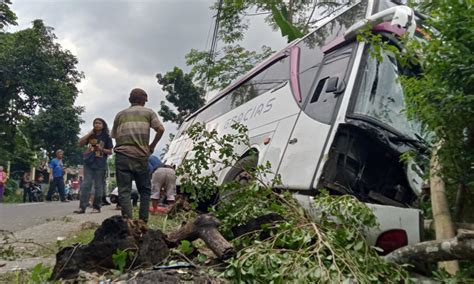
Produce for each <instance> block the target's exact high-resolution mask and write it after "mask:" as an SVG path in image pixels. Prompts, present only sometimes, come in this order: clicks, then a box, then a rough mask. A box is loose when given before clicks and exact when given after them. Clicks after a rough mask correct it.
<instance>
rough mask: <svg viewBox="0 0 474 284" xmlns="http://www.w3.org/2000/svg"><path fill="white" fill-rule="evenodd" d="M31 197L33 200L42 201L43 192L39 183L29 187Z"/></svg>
mask: <svg viewBox="0 0 474 284" xmlns="http://www.w3.org/2000/svg"><path fill="white" fill-rule="evenodd" d="M30 192H31V199H32V201H33V202H42V201H44V193H43V190H42V189H41V185H39V184H37V183H34V184H33V185H31V187H30Z"/></svg>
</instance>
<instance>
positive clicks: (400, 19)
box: [344, 6, 416, 40]
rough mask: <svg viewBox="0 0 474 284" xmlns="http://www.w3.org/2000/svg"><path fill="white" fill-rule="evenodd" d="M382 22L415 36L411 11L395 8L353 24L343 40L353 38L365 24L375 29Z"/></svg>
mask: <svg viewBox="0 0 474 284" xmlns="http://www.w3.org/2000/svg"><path fill="white" fill-rule="evenodd" d="M384 22H389V23H390V26H393V27H396V28H401V29H404V30H406V31H407V32H408V34H409V35H410V36H413V35H414V34H415V29H416V22H415V13H414V12H413V10H412V9H410V8H409V7H407V6H395V7H392V8H388V9H386V10H384V11H381V12H378V13H376V14H373V15H372V16H369V17H368V18H367V19H364V20H361V21H358V22H357V23H355V24H353V25H352V26H351V27H349V28H348V29H347V30H346V31H345V32H344V39H345V40H349V39H353V38H355V36H356V35H357V34H358V33H359V32H360V31H361V30H363V29H364V28H365V26H366V25H367V24H369V25H371V26H373V27H375V26H377V25H379V24H381V23H384ZM382 29H383V28H382Z"/></svg>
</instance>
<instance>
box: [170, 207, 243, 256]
mask: <svg viewBox="0 0 474 284" xmlns="http://www.w3.org/2000/svg"><path fill="white" fill-rule="evenodd" d="M218 227H219V220H217V218H216V217H214V216H212V215H210V214H204V215H200V216H199V217H197V218H196V219H195V220H194V221H192V222H189V223H187V224H186V225H184V226H182V227H181V228H180V229H179V230H177V231H175V232H173V233H171V234H170V235H169V236H168V242H169V243H170V244H171V245H172V246H178V245H179V243H180V242H181V241H182V240H187V241H190V242H192V241H194V240H196V239H198V238H199V239H202V240H203V241H204V242H205V243H206V245H207V246H208V247H209V248H210V249H211V250H212V252H213V253H214V254H215V255H216V256H217V257H218V258H220V259H228V258H230V257H232V256H233V255H234V254H235V250H234V247H233V246H232V245H231V244H230V243H229V242H228V241H227V240H226V239H225V238H224V237H223V236H222V235H221V233H220V232H219V230H217V228H218Z"/></svg>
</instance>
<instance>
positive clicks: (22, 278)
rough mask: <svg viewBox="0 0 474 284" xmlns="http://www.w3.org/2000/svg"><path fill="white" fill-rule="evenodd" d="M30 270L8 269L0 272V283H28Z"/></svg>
mask: <svg viewBox="0 0 474 284" xmlns="http://www.w3.org/2000/svg"><path fill="white" fill-rule="evenodd" d="M30 279H31V272H30V271H28V270H17V271H9V272H5V273H2V274H0V283H28V282H29V281H30Z"/></svg>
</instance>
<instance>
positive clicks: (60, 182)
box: [46, 150, 69, 202]
mask: <svg viewBox="0 0 474 284" xmlns="http://www.w3.org/2000/svg"><path fill="white" fill-rule="evenodd" d="M63 156H64V151H63V150H57V151H56V158H54V159H52V160H51V162H50V163H49V168H50V169H51V175H50V179H49V180H50V181H51V182H50V184H49V190H48V195H47V196H46V201H51V196H52V195H53V193H54V191H55V190H56V188H57V189H58V193H59V197H60V198H61V202H69V200H67V199H66V196H65V194H64V178H63V176H64V165H63Z"/></svg>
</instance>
